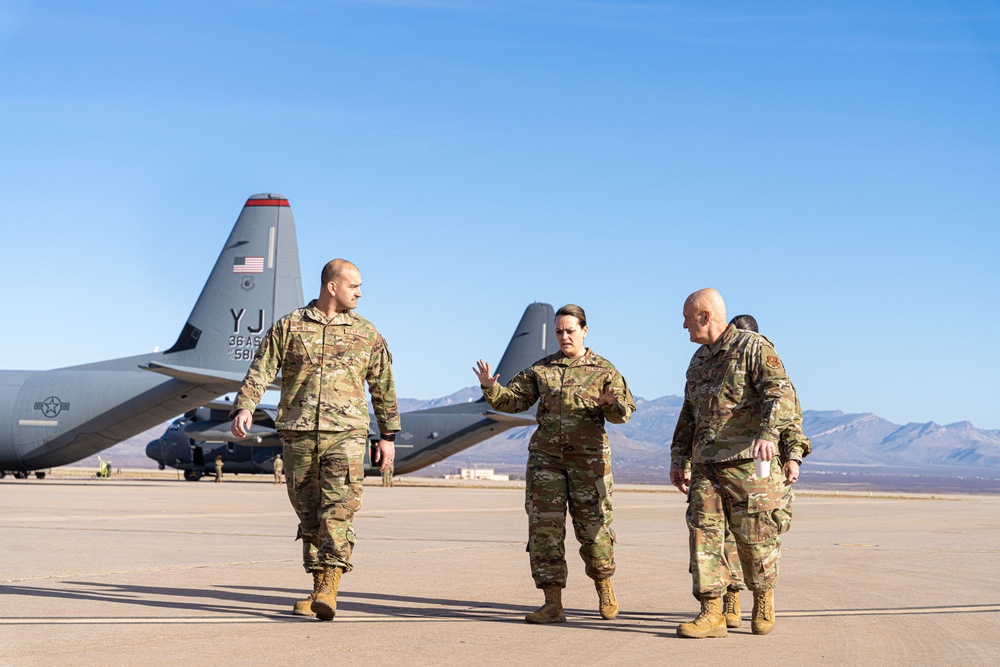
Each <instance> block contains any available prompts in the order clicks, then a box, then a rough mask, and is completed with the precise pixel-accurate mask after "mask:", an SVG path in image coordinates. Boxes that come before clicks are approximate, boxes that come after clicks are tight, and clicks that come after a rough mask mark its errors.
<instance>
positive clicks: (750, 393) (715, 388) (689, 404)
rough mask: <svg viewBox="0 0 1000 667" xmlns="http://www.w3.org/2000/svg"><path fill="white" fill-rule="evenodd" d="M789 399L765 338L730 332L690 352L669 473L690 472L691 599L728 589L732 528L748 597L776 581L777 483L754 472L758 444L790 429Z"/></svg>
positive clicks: (787, 385) (779, 494)
mask: <svg viewBox="0 0 1000 667" xmlns="http://www.w3.org/2000/svg"><path fill="white" fill-rule="evenodd" d="M794 405H795V395H794V389H793V388H792V384H791V382H790V381H789V379H788V376H787V375H786V374H785V369H784V366H783V365H782V363H781V360H780V359H779V358H778V355H777V353H776V352H775V351H774V347H773V345H771V342H770V341H769V340H768V339H767V338H765V337H764V336H762V335H760V334H757V333H753V332H750V331H743V330H740V329H737V328H736V327H734V326H732V325H729V326H728V327H727V328H726V330H725V331H724V332H723V334H722V336H720V337H719V339H718V340H717V341H715V342H714V343H712V344H711V345H702V346H701V347H700V348H698V350H697V351H696V352H695V354H694V356H693V357H692V359H691V364H690V366H689V367H688V371H687V383H686V385H685V388H684V406H683V408H682V409H681V414H680V417H679V418H678V421H677V428H676V429H675V431H674V439H673V444H672V445H671V468H680V469H684V468H685V467H687V465H688V464H689V463H690V467H691V484H690V490H689V491H688V510H687V523H688V530H689V534H690V551H691V574H692V580H693V582H692V592H693V594H694V596H695V597H696V598H699V599H702V598H716V597H720V596H721V595H722V594H723V593H724V592H725V590H726V587H727V584H728V583H729V577H730V572H729V568H728V567H727V565H726V560H725V556H724V550H723V549H724V535H725V530H726V525H727V523H728V525H729V527H730V529H731V530H732V532H733V535H734V536H735V538H736V544H737V550H738V552H739V556H740V560H741V561H742V565H743V572H744V574H745V576H746V579H747V586H748V587H749V588H750V589H751V590H754V591H758V590H759V591H764V590H767V589H771V588H773V587H774V586H775V584H776V583H777V580H778V559H779V556H780V553H779V550H778V525H777V522H776V521H775V517H774V510H776V509H778V507H779V506H780V505H781V501H782V497H783V495H784V489H783V486H784V484H783V481H782V480H781V479H780V478H779V477H778V475H776V474H773V473H774V466H776V465H777V460H774V462H773V463H772V464H771V465H772V474H771V475H770V476H769V477H767V478H766V479H758V478H757V476H756V474H755V473H754V464H753V458H752V457H753V455H752V449H753V442H754V440H755V439H763V440H769V441H771V442H773V443H777V442H779V440H780V437H779V434H780V433H781V432H782V431H784V430H785V429H786V428H787V427H788V426H789V425H790V423H791V421H792V418H793V414H794Z"/></svg>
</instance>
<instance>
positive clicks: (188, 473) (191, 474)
mask: <svg viewBox="0 0 1000 667" xmlns="http://www.w3.org/2000/svg"><path fill="white" fill-rule="evenodd" d="M184 479H186V480H187V481H189V482H197V481H198V480H199V479H201V473H199V472H196V471H194V470H185V471H184Z"/></svg>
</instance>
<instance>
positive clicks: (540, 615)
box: [524, 586, 566, 623]
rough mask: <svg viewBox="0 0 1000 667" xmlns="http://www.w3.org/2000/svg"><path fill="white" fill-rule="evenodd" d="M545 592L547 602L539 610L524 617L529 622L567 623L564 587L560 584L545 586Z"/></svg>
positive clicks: (543, 589) (543, 590)
mask: <svg viewBox="0 0 1000 667" xmlns="http://www.w3.org/2000/svg"><path fill="white" fill-rule="evenodd" d="M542 592H543V593H545V604H543V605H542V606H541V607H539V608H538V609H537V610H535V611H533V612H531V613H530V614H528V615H527V616H525V617H524V620H526V621H527V622H528V623H565V622H566V614H564V613H563V606H562V588H560V587H559V586H545V587H544V588H542Z"/></svg>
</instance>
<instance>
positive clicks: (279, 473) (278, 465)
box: [272, 454, 285, 484]
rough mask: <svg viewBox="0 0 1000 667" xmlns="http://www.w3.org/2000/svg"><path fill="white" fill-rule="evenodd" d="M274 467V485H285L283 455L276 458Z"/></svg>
mask: <svg viewBox="0 0 1000 667" xmlns="http://www.w3.org/2000/svg"><path fill="white" fill-rule="evenodd" d="M272 465H273V466H274V483H275V484H284V483H285V475H284V469H285V462H284V461H282V460H281V454H278V455H277V456H275V457H274V463H273V464H272Z"/></svg>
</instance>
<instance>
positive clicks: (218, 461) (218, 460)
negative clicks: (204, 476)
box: [215, 454, 225, 482]
mask: <svg viewBox="0 0 1000 667" xmlns="http://www.w3.org/2000/svg"><path fill="white" fill-rule="evenodd" d="M224 465H225V463H223V461H222V454H218V455H216V457H215V481H216V482H221V481H222V467H223V466H224Z"/></svg>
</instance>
